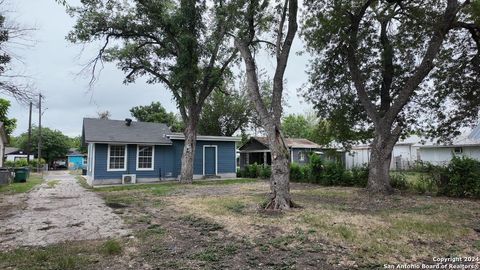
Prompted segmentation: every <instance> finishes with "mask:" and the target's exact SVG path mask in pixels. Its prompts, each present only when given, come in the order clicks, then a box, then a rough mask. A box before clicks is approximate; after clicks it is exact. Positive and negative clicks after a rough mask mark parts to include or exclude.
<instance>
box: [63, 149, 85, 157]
mask: <svg viewBox="0 0 480 270" xmlns="http://www.w3.org/2000/svg"><path fill="white" fill-rule="evenodd" d="M86 155H87V154H84V153H80V152H79V151H78V150H77V149H76V148H70V149H68V154H67V157H83V156H86Z"/></svg>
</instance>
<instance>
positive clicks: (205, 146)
mask: <svg viewBox="0 0 480 270" xmlns="http://www.w3.org/2000/svg"><path fill="white" fill-rule="evenodd" d="M207 147H213V148H215V175H217V174H218V146H217V145H204V146H203V160H202V162H203V175H205V148H207Z"/></svg>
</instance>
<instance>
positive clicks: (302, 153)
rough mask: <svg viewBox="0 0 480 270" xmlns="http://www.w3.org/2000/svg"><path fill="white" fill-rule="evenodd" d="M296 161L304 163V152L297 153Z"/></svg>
mask: <svg viewBox="0 0 480 270" xmlns="http://www.w3.org/2000/svg"><path fill="white" fill-rule="evenodd" d="M298 160H299V161H305V152H303V151H300V152H299V153H298Z"/></svg>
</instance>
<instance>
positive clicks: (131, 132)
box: [82, 118, 172, 144]
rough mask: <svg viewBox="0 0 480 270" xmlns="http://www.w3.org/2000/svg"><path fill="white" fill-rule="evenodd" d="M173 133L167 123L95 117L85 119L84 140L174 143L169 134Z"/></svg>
mask: <svg viewBox="0 0 480 270" xmlns="http://www.w3.org/2000/svg"><path fill="white" fill-rule="evenodd" d="M170 134H172V132H171V131H170V129H169V128H168V126H167V125H165V124H161V123H147V122H135V121H131V123H130V125H127V124H126V121H123V120H106V119H95V118H84V119H83V131H82V139H83V142H86V143H88V142H97V143H145V144H172V141H171V140H170V139H169V138H168V137H167V135H170Z"/></svg>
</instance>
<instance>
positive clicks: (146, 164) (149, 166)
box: [137, 145, 154, 170]
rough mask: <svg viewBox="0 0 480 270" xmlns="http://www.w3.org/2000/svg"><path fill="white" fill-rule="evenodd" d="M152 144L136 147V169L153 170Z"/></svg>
mask: <svg viewBox="0 0 480 270" xmlns="http://www.w3.org/2000/svg"><path fill="white" fill-rule="evenodd" d="M153 153H154V151H153V145H139V146H138V147H137V170H153Z"/></svg>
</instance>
